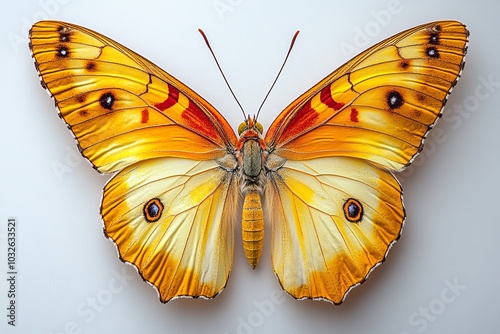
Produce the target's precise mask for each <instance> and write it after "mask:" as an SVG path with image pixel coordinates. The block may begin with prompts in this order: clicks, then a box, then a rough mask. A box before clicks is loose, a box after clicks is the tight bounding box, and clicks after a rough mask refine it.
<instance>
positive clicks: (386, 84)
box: [266, 21, 468, 170]
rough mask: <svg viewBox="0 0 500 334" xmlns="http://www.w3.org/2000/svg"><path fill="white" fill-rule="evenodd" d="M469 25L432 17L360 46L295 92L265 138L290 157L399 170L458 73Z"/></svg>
mask: <svg viewBox="0 0 500 334" xmlns="http://www.w3.org/2000/svg"><path fill="white" fill-rule="evenodd" d="M467 41H468V31H467V29H466V28H465V26H464V25H462V24H461V23H459V22H455V21H442V22H433V23H429V24H425V25H422V26H418V27H415V28H412V29H409V30H407V31H404V32H402V33H400V34H397V35H395V36H393V37H391V38H388V39H387V40H385V41H382V42H380V43H379V44H377V45H375V46H373V47H372V48H370V49H368V50H366V51H364V52H363V53H361V54H360V55H358V56H357V57H355V58H354V59H352V60H350V61H349V62H347V63H346V64H345V65H344V66H342V67H340V68H339V69H338V70H336V71H335V72H333V73H332V74H330V75H329V76H327V77H326V78H325V79H323V80H322V81H321V82H320V83H319V84H318V85H316V86H314V87H313V88H311V89H310V90H309V91H307V92H306V93H304V94H303V95H302V96H300V97H299V98H298V99H297V100H296V101H294V102H293V103H292V104H291V105H290V106H289V107H287V108H286V109H285V110H284V111H283V112H282V113H281V114H280V115H279V116H278V118H277V119H276V120H275V121H274V122H273V124H272V125H271V127H270V129H269V131H268V132H267V134H266V141H267V142H268V144H269V145H270V147H271V148H272V149H274V151H275V153H276V154H278V155H279V156H281V157H284V158H287V159H293V160H300V159H311V158H315V157H325V156H352V157H357V158H362V159H365V160H369V161H373V162H375V163H377V164H380V165H382V166H384V167H386V168H388V169H391V170H401V169H403V168H404V167H405V166H406V165H407V164H408V163H409V162H410V161H412V160H413V158H414V157H415V155H416V154H417V153H418V152H419V151H420V147H421V146H422V143H423V139H424V138H425V135H426V133H427V131H428V130H429V128H430V127H431V126H432V125H433V124H434V123H435V121H436V119H437V118H438V117H439V115H440V113H441V110H442V107H443V105H444V104H445V102H446V99H447V96H448V94H449V92H450V91H451V89H452V88H453V87H454V85H455V84H456V81H457V79H458V78H459V76H460V74H461V71H462V68H463V64H464V56H465V54H466V49H467Z"/></svg>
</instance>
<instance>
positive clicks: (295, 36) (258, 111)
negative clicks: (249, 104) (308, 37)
mask: <svg viewBox="0 0 500 334" xmlns="http://www.w3.org/2000/svg"><path fill="white" fill-rule="evenodd" d="M299 32H300V31H299V30H297V31H296V32H295V34H294V35H293V37H292V41H291V42H290V47H289V48H288V52H287V53H286V57H285V60H284V61H283V64H282V65H281V68H280V70H279V72H278V75H276V78H275V79H274V81H273V84H272V85H271V88H269V90H268V91H267V94H266V96H265V97H264V100H263V101H262V103H261V105H260V107H259V110H257V115H256V116H255V120H257V118H258V117H259V114H260V110H261V109H262V107H263V106H264V103H265V102H266V100H267V97H268V96H269V94H270V93H271V91H272V90H273V87H274V85H275V84H276V81H278V78H279V77H280V74H281V71H283V68H284V67H285V64H286V61H287V60H288V56H289V55H290V52H292V48H293V45H294V44H295V40H296V39H297V36H298V35H299Z"/></svg>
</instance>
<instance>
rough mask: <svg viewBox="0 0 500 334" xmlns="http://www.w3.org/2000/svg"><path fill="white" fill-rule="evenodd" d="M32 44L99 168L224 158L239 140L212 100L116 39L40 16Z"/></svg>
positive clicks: (48, 84)
mask: <svg viewBox="0 0 500 334" xmlns="http://www.w3.org/2000/svg"><path fill="white" fill-rule="evenodd" d="M30 47H31V50H32V54H33V58H34V59H35V65H36V67H37V69H38V71H39V74H40V78H41V81H42V85H43V86H44V87H46V88H47V89H48V91H49V92H50V94H51V95H52V96H53V97H54V99H55V101H56V105H57V106H58V108H59V110H60V114H61V116H62V118H63V119H64V120H65V121H66V122H67V124H68V126H69V127H70V129H71V131H72V132H73V134H74V135H75V138H76V139H77V140H78V144H79V146H80V148H81V151H82V154H83V155H84V156H85V157H86V158H87V159H89V160H90V162H91V163H92V164H93V165H94V166H95V167H96V169H98V170H99V171H102V172H112V171H117V170H120V169H123V168H124V167H126V166H129V165H131V164H133V163H136V162H140V161H143V160H147V159H151V158H158V157H168V156H171V157H184V158H191V159H198V160H208V159H215V158H220V157H222V156H224V155H225V154H226V152H227V150H228V149H231V147H232V146H233V145H234V144H235V143H236V136H235V134H234V132H233V130H232V129H231V127H230V125H229V124H228V123H227V121H226V120H225V119H224V118H223V117H222V115H220V114H219V113H218V112H217V111H216V110H215V109H214V108H213V107H212V106H211V105H210V104H209V103H208V102H206V101H205V100H204V99H202V98H201V97H200V96H199V95H197V94H196V93H194V92H193V91H192V90H190V89H189V88H188V87H187V86H185V85H183V84H182V83H180V82H179V81H178V80H177V79H175V78H173V77H172V76H170V75H169V74H167V73H166V72H164V71H163V70H161V69H160V68H158V67H157V66H155V65H154V64H152V63H151V62H149V61H148V60H146V59H145V58H143V57H141V56H139V55H137V54H136V53H134V52H133V51H131V50H129V49H127V48H125V47H124V46H122V45H120V44H118V43H116V42H114V41H113V40H111V39H109V38H106V37H104V36H102V35H100V34H98V33H96V32H93V31H91V30H89V29H86V28H83V27H80V26H77V25H73V24H69V23H64V22H55V21H41V22H38V23H37V24H35V25H34V26H33V27H32V29H31V31H30ZM138 139H140V140H138Z"/></svg>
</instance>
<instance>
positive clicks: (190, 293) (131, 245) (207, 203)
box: [101, 158, 239, 302]
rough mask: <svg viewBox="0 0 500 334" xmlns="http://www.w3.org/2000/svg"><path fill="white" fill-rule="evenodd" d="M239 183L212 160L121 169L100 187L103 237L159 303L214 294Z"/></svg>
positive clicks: (229, 251)
mask: <svg viewBox="0 0 500 334" xmlns="http://www.w3.org/2000/svg"><path fill="white" fill-rule="evenodd" d="M238 196H239V195H238V187H237V185H236V182H235V179H234V176H233V174H232V173H230V172H227V171H225V170H223V169H222V168H220V166H219V165H218V164H217V163H216V162H215V161H201V162H200V161H193V160H188V159H178V158H159V159H152V160H148V161H144V162H142V163H140V164H135V165H133V166H131V167H128V168H126V169H124V170H123V171H121V172H119V173H118V174H117V175H116V176H115V177H113V178H112V179H111V180H110V181H109V182H108V183H107V185H106V187H105V188H104V193H103V199H102V206H101V215H102V218H103V221H104V230H105V233H106V235H107V236H108V237H109V238H110V239H112V240H113V241H114V242H115V244H116V247H117V249H118V252H119V255H120V257H121V259H122V260H123V261H126V262H129V263H131V264H133V265H134V266H135V267H136V268H137V269H138V271H139V273H140V274H141V276H142V277H143V278H144V280H146V281H148V282H150V283H151V284H153V285H154V286H155V287H156V288H157V290H158V293H159V295H160V300H161V301H162V302H167V301H169V300H171V299H173V298H177V297H194V298H198V297H203V298H212V297H214V296H216V295H217V294H218V293H219V292H220V291H221V290H222V289H223V288H224V287H225V285H226V282H227V279H228V275H229V271H230V270H231V265H232V260H233V221H234V215H235V212H234V209H235V208H236V207H237V203H236V202H237V200H238Z"/></svg>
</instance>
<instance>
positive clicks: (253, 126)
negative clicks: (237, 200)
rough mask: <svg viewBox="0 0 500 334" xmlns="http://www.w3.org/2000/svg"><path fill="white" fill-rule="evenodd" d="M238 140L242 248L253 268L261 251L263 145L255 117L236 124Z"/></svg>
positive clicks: (264, 152)
mask: <svg viewBox="0 0 500 334" xmlns="http://www.w3.org/2000/svg"><path fill="white" fill-rule="evenodd" d="M238 132H239V135H240V139H239V141H238V144H237V145H236V157H237V159H238V163H239V167H240V189H241V192H242V194H243V196H244V197H245V199H244V201H243V212H242V222H241V228H242V237H243V248H244V250H245V255H246V257H247V260H248V263H249V264H250V265H251V266H252V268H255V267H256V266H257V264H258V263H259V259H260V256H261V254H262V245H263V240H264V219H263V216H264V215H263V212H262V204H261V199H260V195H261V194H262V192H263V187H264V184H265V176H264V175H265V173H264V163H265V156H266V152H267V146H266V143H265V141H264V139H263V138H262V125H261V124H260V123H258V122H256V120H255V118H254V119H252V118H250V117H248V119H247V120H246V121H245V122H243V123H241V124H240V126H239V127H238Z"/></svg>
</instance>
